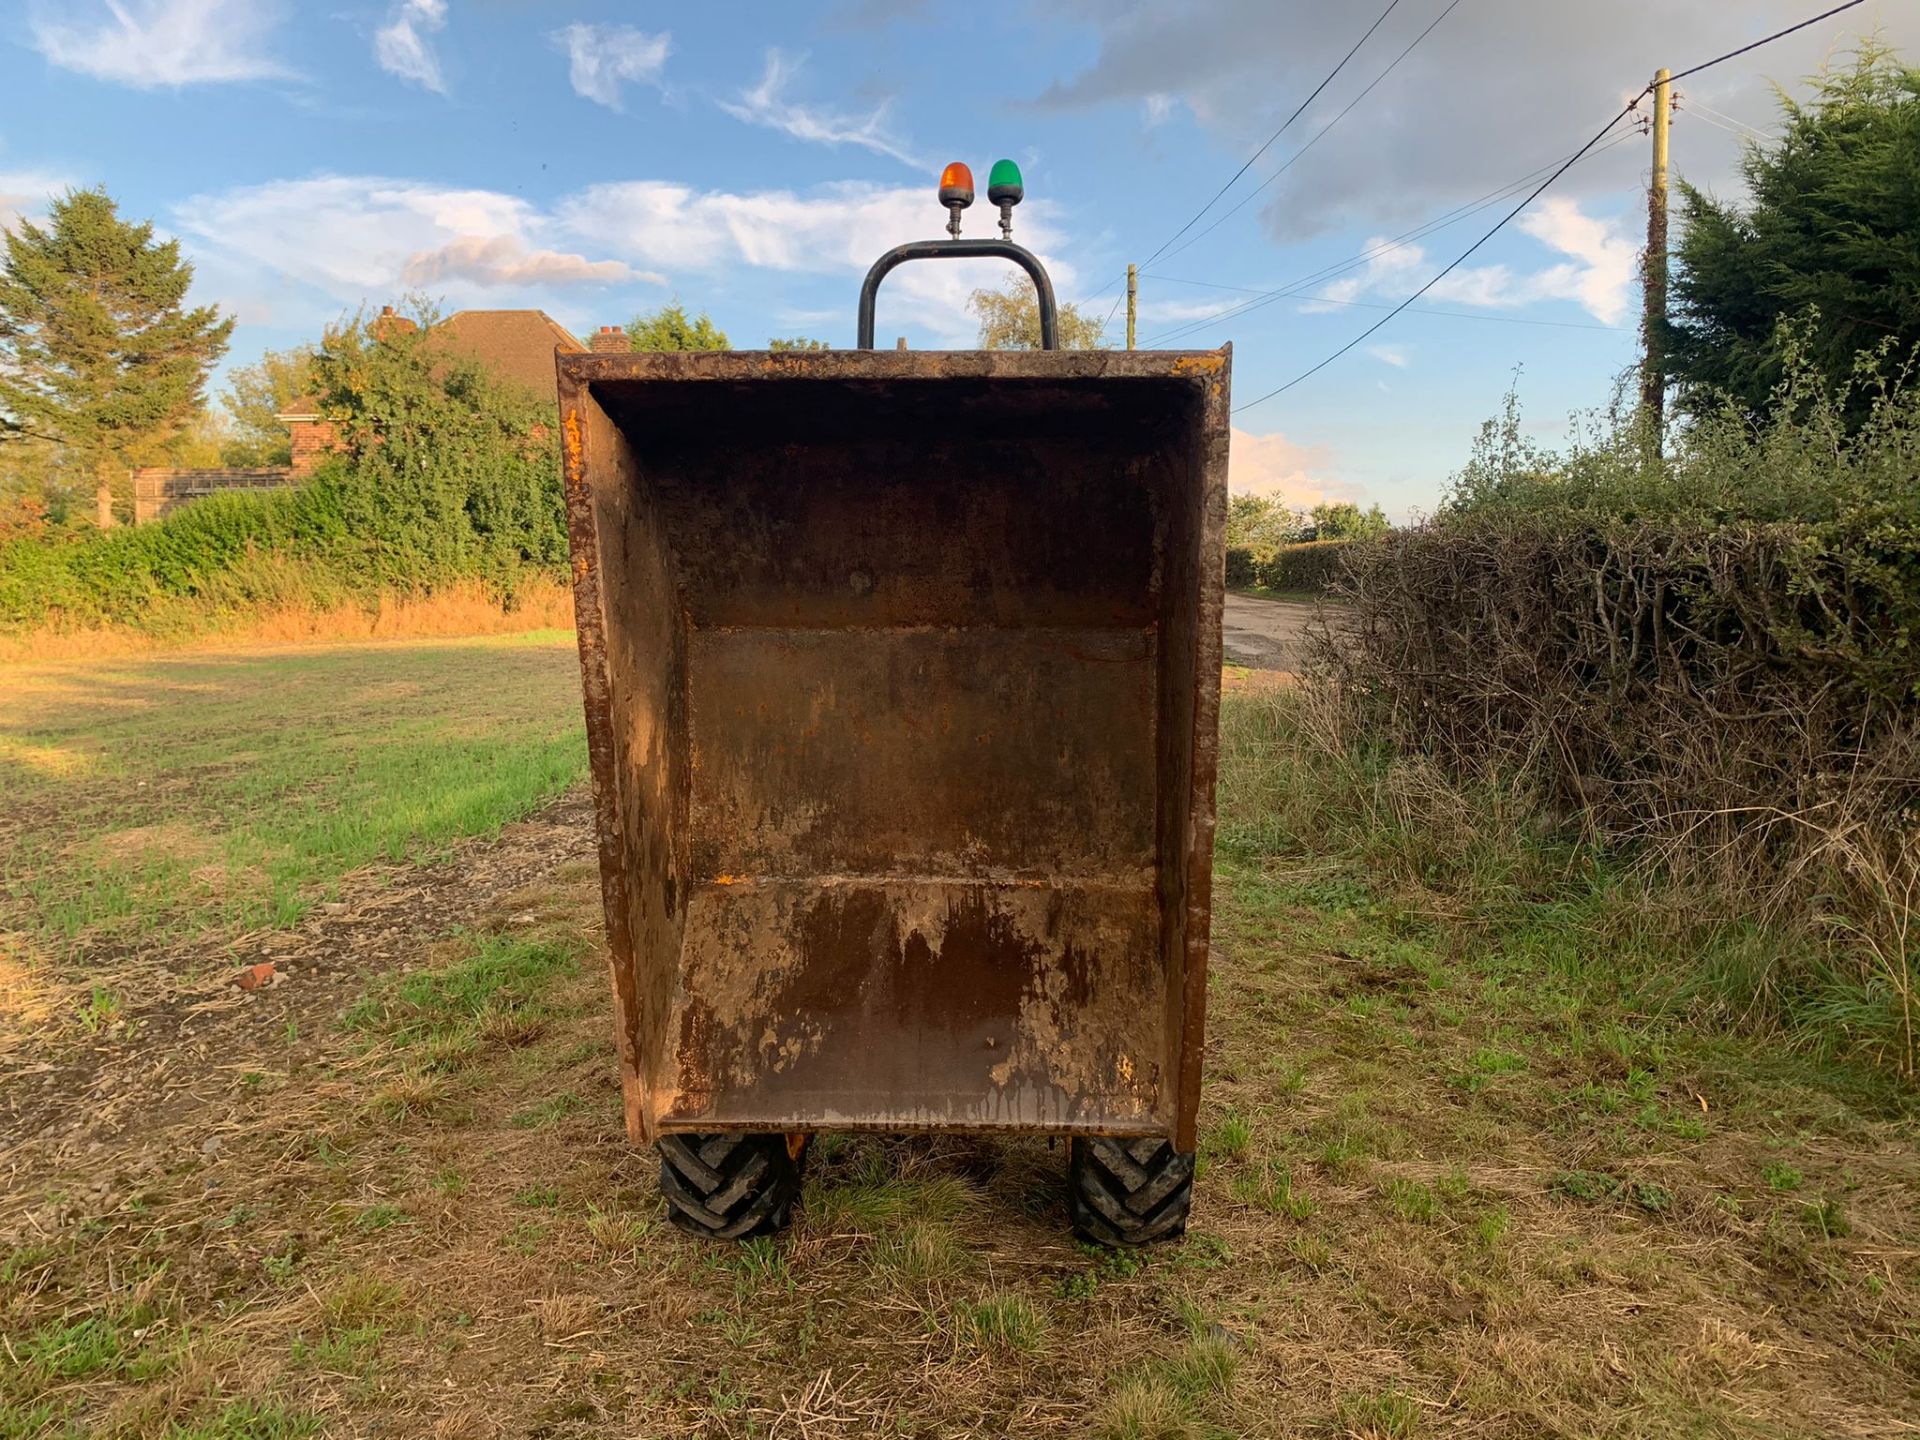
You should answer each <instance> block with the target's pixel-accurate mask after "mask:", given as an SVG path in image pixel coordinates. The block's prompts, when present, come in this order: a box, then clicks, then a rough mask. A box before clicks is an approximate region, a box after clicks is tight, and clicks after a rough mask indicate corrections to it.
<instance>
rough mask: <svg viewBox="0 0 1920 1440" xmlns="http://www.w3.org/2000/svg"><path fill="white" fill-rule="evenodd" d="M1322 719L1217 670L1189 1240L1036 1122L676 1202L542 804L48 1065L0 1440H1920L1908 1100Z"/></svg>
mask: <svg viewBox="0 0 1920 1440" xmlns="http://www.w3.org/2000/svg"><path fill="white" fill-rule="evenodd" d="M470 675H471V677H472V678H471V679H470V681H469V683H470V684H474V685H478V686H480V687H482V688H483V689H484V690H485V691H486V692H487V693H486V694H485V695H484V696H470V697H461V696H459V695H458V694H457V693H455V692H456V690H457V686H454V685H453V682H451V681H450V680H449V681H448V682H447V684H448V686H449V688H448V689H446V690H443V691H441V692H440V693H441V694H442V696H443V700H442V702H441V703H443V704H444V705H446V706H447V707H448V708H449V709H450V710H452V711H459V712H463V713H464V712H466V711H467V710H468V708H469V707H470V706H487V705H492V704H496V703H504V702H502V701H500V700H499V698H498V697H497V696H496V695H495V693H494V692H495V691H497V690H501V689H506V688H510V687H508V686H505V685H503V684H501V683H500V682H499V679H498V672H497V671H485V670H484V669H483V668H482V667H479V666H475V667H473V669H472V670H471V671H470ZM262 703H264V702H262ZM529 703H531V702H529ZM552 703H553V709H552V713H551V716H550V717H549V719H548V721H547V722H545V723H549V724H551V725H553V726H554V727H556V729H555V733H558V727H560V726H561V725H562V724H566V725H571V724H573V723H574V722H573V718H572V714H571V711H570V709H569V710H568V711H567V713H566V714H565V716H564V719H563V717H562V713H561V704H560V700H559V699H555V700H554V701H553V702H552ZM567 705H568V706H570V705H571V698H570V697H567ZM1304 713H1305V712H1304V710H1303V702H1302V700H1301V697H1300V696H1299V694H1298V692H1295V691H1292V690H1289V689H1279V688H1275V687H1272V686H1263V685H1258V684H1253V683H1249V682H1248V681H1247V680H1246V679H1245V678H1244V677H1243V678H1242V679H1240V680H1237V681H1236V683H1235V685H1234V686H1233V687H1232V690H1231V693H1230V694H1229V697H1228V701H1227V716H1226V733H1225V740H1226V744H1225V756H1224V760H1225V771H1224V775H1223V780H1222V787H1223V788H1222V812H1223V813H1222V820H1223V825H1222V834H1221V848H1220V882H1221V883H1220V885H1219V887H1218V890H1217V895H1218V902H1219V904H1218V912H1217V916H1216V932H1215V935H1216V951H1215V970H1214V976H1213V983H1212V990H1211V1012H1212V1013H1211V1026H1212V1035H1211V1041H1210V1044H1209V1054H1208V1073H1207V1091H1206V1099H1205V1103H1204V1110H1203V1135H1204V1141H1203V1168H1202V1173H1201V1175H1200V1179H1199V1182H1198V1198H1197V1201H1196V1206H1195V1221H1194V1227H1193V1230H1192V1232H1191V1234H1190V1235H1189V1237H1188V1239H1187V1240H1186V1241H1185V1242H1184V1243H1182V1244H1179V1245H1174V1246H1167V1247H1162V1248H1158V1249H1154V1250H1150V1251H1146V1252H1142V1253H1138V1254H1124V1253H1110V1252H1104V1251H1100V1250H1096V1249H1091V1248H1086V1247H1081V1246H1078V1245H1076V1244H1074V1243H1073V1241H1072V1240H1071V1239H1070V1237H1069V1236H1068V1235H1067V1233H1066V1215H1065V1193H1064V1183H1063V1175H1064V1169H1065V1156H1064V1152H1063V1150H1061V1149H1059V1148H1050V1147H1049V1146H1048V1145H1047V1144H1046V1143H1045V1142H1042V1141H1031V1140H1020V1141H1013V1140H999V1139H978V1138H967V1137H921V1138H914V1139H896V1138H883V1137H845V1136H834V1135H827V1136H822V1137H820V1138H819V1139H818V1141H817V1142H816V1144H815V1146H814V1147H813V1151H812V1153H811V1155H810V1169H809V1175H808V1184H807V1190H806V1195H805V1200H804V1207H803V1210H802V1213H801V1216H800V1219H799V1221H798V1223H797V1224H796V1226H795V1228H794V1229H793V1231H791V1232H790V1233H789V1234H788V1235H786V1236H784V1237H781V1238H779V1239H776V1240H769V1241H757V1242H753V1243H751V1244H747V1245H734V1246H716V1245H707V1244H701V1243H698V1242H695V1241H692V1240H690V1239H689V1238H687V1237H685V1236H683V1235H681V1234H680V1233H679V1232H677V1231H675V1230H672V1229H671V1228H670V1227H668V1226H667V1225H666V1224H665V1222H664V1220H663V1218H662V1214H661V1207H660V1202H659V1200H658V1197H657V1192H656V1190H655V1185H654V1178H653V1170H654V1166H653V1164H652V1163H651V1162H650V1160H649V1158H648V1157H647V1156H646V1155H644V1154H640V1153H636V1152H635V1151H633V1150H632V1149H631V1148H630V1147H629V1146H628V1144H627V1142H626V1140H625V1138H624V1135H623V1133H622V1131H621V1127H620V1103H619V1094H618V1089H617V1086H616V1084H615V1075H614V1066H613V1057H612V1046H611V1041H610V1036H609V1033H608V1019H607V1016H608V1009H609V1001H608V998H607V996H606V994H605V988H606V982H605V977H604V969H603V964H604V962H603V959H602V956H601V953H600V935H599V902H598V893H597V886H596V882H595V877H594V871H593V864H592V855H593V847H592V842H591V837H590V835H588V834H587V832H586V818H587V817H586V811H585V808H584V806H582V805H581V804H580V802H579V800H578V799H577V798H569V799H567V800H564V801H562V802H560V803H558V804H557V805H556V806H553V807H549V808H548V809H547V810H544V811H541V812H539V813H538V814H536V815H535V816H534V817H533V818H531V819H530V820H528V821H526V822H524V823H522V824H520V825H517V826H513V827H510V828H509V829H508V831H507V832H506V833H505V834H504V835H503V836H502V838H501V839H500V840H499V841H498V842H497V843H494V844H481V845H474V846H469V847H466V848H464V849H461V850H459V851H457V852H456V853H455V854H454V855H453V856H452V858H451V859H448V860H443V861H442V862H440V863H439V864H437V865H429V866H427V867H425V868H424V869H423V870H422V871H420V872H419V877H418V879H417V881H414V880H409V879H408V878H407V877H406V876H405V874H404V873H401V874H395V875H391V876H383V877H379V883H378V884H377V885H376V884H375V883H374V878H373V877H367V876H359V877H353V876H349V877H346V878H344V879H343V880H341V881H340V882H339V888H340V893H341V895H342V897H343V898H342V900H341V901H339V902H337V903H340V904H342V905H343V906H345V907H346V909H345V910H344V911H343V912H342V913H340V914H337V915H332V914H329V913H326V912H324V911H320V912H309V913H307V914H305V915H302V916H298V917H297V918H296V919H295V920H294V922H293V923H292V925H291V926H290V928H289V929H288V930H287V931H286V932H284V933H285V937H286V938H285V941H284V943H285V945H286V947H287V948H285V949H283V950H282V951H281V952H280V953H281V954H282V956H283V957H286V958H289V959H290V960H291V961H292V962H293V971H294V975H295V977H296V978H294V979H293V980H291V981H288V982H287V983H284V984H278V985H274V986H272V987H270V988H267V989H265V990H261V991H258V992H255V993H253V994H246V995H243V994H241V993H239V992H237V991H236V992H231V993H228V994H225V995H223V996H221V997H219V998H218V999H217V1000H216V999H212V998H210V999H208V1000H206V1001H205V1002H203V1006H202V1008H200V1009H197V1010H190V1011H183V1012H180V1013H175V1012H171V1011H169V1012H165V1013H158V1014H155V1015H153V1016H151V1017H150V1018H148V1019H146V1020H145V1021H144V1025H145V1028H144V1029H136V1030H135V1033H133V1034H131V1035H127V1034H124V1033H122V1032H120V1031H117V1030H107V1031H103V1032H102V1034H101V1035H99V1036H95V1037H92V1038H90V1039H89V1040H88V1041H87V1042H86V1044H85V1046H84V1047H82V1048H83V1049H84V1052H85V1053H84V1054H81V1053H77V1052H76V1053H68V1052H65V1051H50V1052H49V1055H48V1057H47V1061H48V1064H50V1065H55V1064H58V1065H70V1066H72V1067H73V1068H72V1074H73V1075H74V1076H75V1077H76V1079H75V1081H74V1083H75V1084H76V1085H83V1086H84V1087H87V1088H84V1089H77V1090H74V1091H73V1093H71V1095H70V1097H69V1101H68V1103H66V1104H65V1105H63V1106H59V1107H49V1108H48V1109H47V1110H46V1111H45V1112H44V1114H40V1112H36V1114H40V1118H37V1119H35V1120H34V1121H33V1122H32V1125H31V1126H30V1127H29V1128H27V1130H26V1135H25V1139H24V1140H23V1142H22V1143H21V1144H19V1145H18V1146H17V1147H16V1148H15V1149H14V1151H13V1153H12V1157H11V1160H10V1165H11V1168H10V1169H9V1170H8V1171H7V1172H6V1174H7V1181H6V1184H7V1192H6V1198H5V1201H4V1209H0V1236H4V1241H0V1338H3V1339H4V1346H5V1350H6V1353H7V1355H8V1358H9V1363H8V1364H7V1365H6V1366H5V1367H4V1368H0V1437H20V1436H42V1435H44V1436H62V1437H64V1436H70V1435H71V1436H78V1435H88V1436H114V1435H126V1436H154V1437H169V1440H212V1437H249V1440H251V1437H281V1436H301V1435H316V1436H335V1435H337V1436H363V1435H370V1434H388V1435H416V1434H418V1435H433V1436H436V1437H440V1440H461V1437H476V1440H478V1437H495V1436H498V1437H507V1436H514V1437H519V1436H540V1437H570V1436H580V1437H586V1436H596V1437H597V1436H604V1435H610V1434H618V1435H635V1436H647V1437H654V1436H662V1437H664V1436H725V1437H734V1436H739V1437H745V1436H766V1437H787V1436H792V1437H804V1436H813V1437H824V1436H871V1435H924V1436H960V1435H974V1434H982V1435H1012V1436H1030V1435H1059V1436H1074V1437H1079V1436H1089V1435H1091V1436H1101V1437H1111V1440H1150V1437H1196V1440H1198V1437H1209V1436H1215V1437H1217V1436H1326V1437H1336V1436H1360V1437H1407V1436H1444V1435H1475V1436H1511V1437H1516V1440H1519V1437H1529V1440H1530V1437H1535V1436H1540V1435H1547V1434H1551V1435H1581V1436H1620V1437H1655V1436H1674V1437H1679V1436H1720V1435H1726V1436H1754V1437H1761V1436H1797V1435H1815V1434H1818V1435H1849V1436H1896V1435H1912V1434H1914V1433H1916V1431H1915V1422H1914V1417H1915V1416H1916V1414H1920V1152H1917V1151H1916V1147H1915V1143H1914V1137H1915V1132H1914V1128H1913V1124H1912V1121H1913V1113H1914V1112H1913V1106H1912V1103H1911V1097H1910V1096H1908V1095H1905V1094H1902V1093H1900V1092H1898V1091H1897V1090H1894V1089H1893V1088H1891V1087H1890V1086H1889V1085H1888V1083H1887V1082H1885V1081H1882V1080H1879V1079H1876V1078H1874V1077H1873V1076H1872V1075H1870V1074H1868V1073H1866V1072H1864V1071H1861V1070H1857V1069H1851V1068H1846V1067H1842V1066H1838V1065H1831V1064H1823V1063H1818V1062H1817V1060H1816V1058H1815V1057H1800V1056H1796V1055H1795V1054H1792V1053H1788V1052H1787V1051H1786V1050H1785V1049H1784V1047H1783V1046H1781V1045H1780V1044H1779V1043H1778V1042H1777V1039H1776V1037H1773V1036H1770V1035H1767V1034H1764V1033H1753V1034H1742V1033H1738V1032H1737V1031H1735V1030H1734V1029H1732V1028H1730V1027H1729V1026H1727V1025H1725V1024H1722V1023H1721V1021H1720V1017H1719V1016H1718V1012H1716V1011H1714V1010H1713V1009H1712V1007H1711V1006H1706V1005H1703V1004H1702V1003H1700V1001H1699V999H1698V997H1697V996H1696V997H1692V998H1689V997H1688V996H1685V995H1681V994H1678V993H1677V992H1676V991H1675V990H1674V989H1673V988H1672V987H1671V986H1667V987H1664V988H1663V986H1662V984H1661V983H1659V979H1660V976H1661V975H1662V974H1663V973H1665V972H1667V971H1669V970H1670V969H1671V968H1672V965H1673V957H1672V955H1671V954H1670V953H1669V952H1668V950H1667V948H1666V947H1668V946H1669V945H1671V944H1673V943H1675V941H1674V940H1673V937H1674V936H1675V935H1677V934H1680V933H1681V931H1679V930H1678V929H1676V928H1674V927H1673V926H1671V925H1669V924H1667V923H1666V922H1665V921H1663V919H1662V912H1661V911H1660V909H1659V903H1658V902H1659V901H1660V897H1658V896H1657V895H1648V894H1645V893H1641V892H1637V891H1635V890H1634V888H1633V887H1632V885H1631V884H1630V883H1629V882H1628V881H1627V880H1626V879H1624V878H1623V877H1620V876H1616V875H1613V874H1611V873H1609V872H1607V871H1606V870H1605V869H1604V868H1601V867H1597V866H1595V865H1594V864H1592V863H1590V861H1588V860H1584V859H1583V858H1582V857H1580V856H1579V855H1578V853H1577V852H1571V851H1568V850H1566V849H1564V848H1562V847H1557V846H1555V845H1554V844H1552V843H1549V842H1548V841H1545V840H1541V839H1536V838H1534V836H1533V832H1532V831H1531V830H1530V829H1529V828H1528V826H1527V825H1526V824H1525V823H1523V821H1522V819H1521V817H1516V816H1510V815H1503V814H1501V813H1500V812H1499V810H1498V808H1497V805H1491V802H1484V801H1483V800H1482V799H1479V798H1476V797H1471V796H1463V795H1460V794H1459V793H1457V792H1452V791H1448V790H1446V789H1445V788H1444V787H1440V786H1438V785H1437V784H1436V783H1435V782H1433V781H1432V779H1431V777H1423V776H1421V775H1420V774H1418V772H1417V771H1416V772H1410V773H1405V774H1402V773H1399V772H1396V771H1394V770H1392V769H1384V770H1383V769H1380V768H1378V767H1376V768H1373V769H1368V768H1367V767H1364V766H1358V765H1353V766H1349V765H1346V764H1345V763H1344V762H1341V761H1339V760H1337V759H1332V758H1329V757H1328V756H1327V755H1326V754H1325V753H1324V752H1323V751H1322V750H1320V749H1319V748H1317V747H1316V744H1315V742H1314V740H1313V736H1312V732H1311V727H1310V726H1309V725H1307V724H1306V723H1305V722H1304V721H1303V719H1302V716H1303V714H1304ZM421 723H423V724H425V723H427V722H426V721H425V720H422V721H421ZM447 723H449V724H451V723H453V722H452V721H451V720H449V721H448V722H447ZM326 743H328V744H330V745H346V746H347V747H348V749H349V751H351V750H352V746H353V742H351V741H349V740H343V739H341V738H339V737H338V735H337V734H336V735H335V736H333V737H332V738H330V739H329V740H328V741H327V742H326ZM336 753H338V752H336ZM290 764H293V768H296V769H300V768H301V766H300V765H299V764H296V763H294V762H290ZM315 764H316V767H317V768H316V769H315V770H311V771H308V770H304V769H302V773H307V774H315V773H321V769H320V768H319V767H318V762H315ZM170 818H172V817H171V816H170V815H169V814H168V813H167V812H166V811H165V810H159V809H157V810H152V811H141V812H139V813H137V814H135V815H131V816H129V817H128V820H127V823H128V824H133V823H144V824H160V823H166V821H167V820H168V819H170ZM415 883H417V885H418V886H419V887H420V888H419V891H418V894H419V895H420V896H422V897H423V898H421V899H419V900H417V901H415V902H413V903H409V904H407V905H403V906H400V907H397V908H385V909H383V908H381V906H382V903H383V902H382V901H381V899H380V897H381V896H382V895H384V894H387V893H390V892H391V891H392V890H393V889H394V887H396V886H400V887H405V886H407V885H409V884H415ZM1636 916H1640V917H1642V918H1641V919H1638V920H1636V919H1635V917H1636ZM222 933H224V932H222ZM79 943H81V944H84V943H85V933H84V932H82V934H81V937H80V941H79ZM207 944H208V946H209V953H210V954H216V953H217V955H218V957H219V959H220V962H221V963H222V964H223V965H224V964H227V963H230V962H231V961H232V960H233V958H234V948H233V945H232V944H230V943H229V942H228V941H227V940H225V939H221V938H220V936H219V935H216V934H215V932H213V931H209V932H208V939H207ZM250 954H251V952H246V954H243V955H242V956H241V958H247V956H248V955H250ZM310 963H311V964H312V965H314V966H317V967H318V970H319V974H318V975H317V976H316V975H314V974H313V973H312V972H311V970H310V969H309V964H310ZM331 976H344V977H348V978H344V979H333V978H330V977H331ZM1703 1019H1704V1020H1709V1021H1712V1022H1713V1023H1712V1024H1711V1026H1710V1027H1709V1026H1707V1025H1703V1024H1701V1023H1699V1022H1701V1021H1702V1020H1703ZM77 1043H78V1042H76V1044H77ZM102 1087H104V1088H102ZM129 1091H132V1092H133V1093H131V1094H129V1093H128V1092H129Z"/></svg>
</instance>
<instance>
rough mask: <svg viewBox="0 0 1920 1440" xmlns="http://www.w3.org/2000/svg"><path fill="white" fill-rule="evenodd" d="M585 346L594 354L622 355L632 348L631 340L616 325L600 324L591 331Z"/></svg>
mask: <svg viewBox="0 0 1920 1440" xmlns="http://www.w3.org/2000/svg"><path fill="white" fill-rule="evenodd" d="M587 348H588V349H590V350H592V351H593V353H594V354H596V355H624V354H626V353H627V352H628V351H629V350H631V349H633V341H632V340H631V339H629V338H628V337H627V332H626V331H625V330H622V329H621V328H620V327H619V326H618V325H602V326H601V327H600V328H599V329H598V330H596V331H594V332H593V339H592V341H591V342H589V344H588V346H587Z"/></svg>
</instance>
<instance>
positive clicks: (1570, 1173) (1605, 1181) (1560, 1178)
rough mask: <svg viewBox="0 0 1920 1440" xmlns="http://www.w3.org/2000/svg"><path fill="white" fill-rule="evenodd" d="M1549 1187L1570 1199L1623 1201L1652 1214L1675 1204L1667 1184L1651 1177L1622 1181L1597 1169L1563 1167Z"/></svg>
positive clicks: (1549, 1183)
mask: <svg viewBox="0 0 1920 1440" xmlns="http://www.w3.org/2000/svg"><path fill="white" fill-rule="evenodd" d="M1547 1189H1548V1191H1549V1192H1551V1193H1552V1194H1555V1195H1560V1196H1564V1197H1565V1198H1566V1199H1569V1200H1586V1201H1603V1200H1614V1201H1621V1202H1624V1203H1626V1204H1629V1205H1633V1206H1636V1207H1637V1208H1639V1209H1641V1210H1645V1211H1647V1212H1648V1213H1649V1214H1658V1213H1659V1212H1660V1211H1662V1210H1666V1209H1669V1208H1671V1206H1672V1205H1673V1194H1672V1192H1671V1191H1669V1190H1668V1189H1667V1188H1666V1186H1664V1185H1660V1184H1657V1183H1656V1182H1654V1181H1651V1180H1622V1179H1620V1178H1619V1177H1618V1176H1615V1175H1607V1174H1602V1173H1600V1172H1598V1171H1594V1170H1562V1171H1560V1172H1558V1173H1557V1174H1555V1175H1554V1176H1553V1178H1552V1179H1551V1180H1549V1181H1548V1182H1547Z"/></svg>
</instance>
